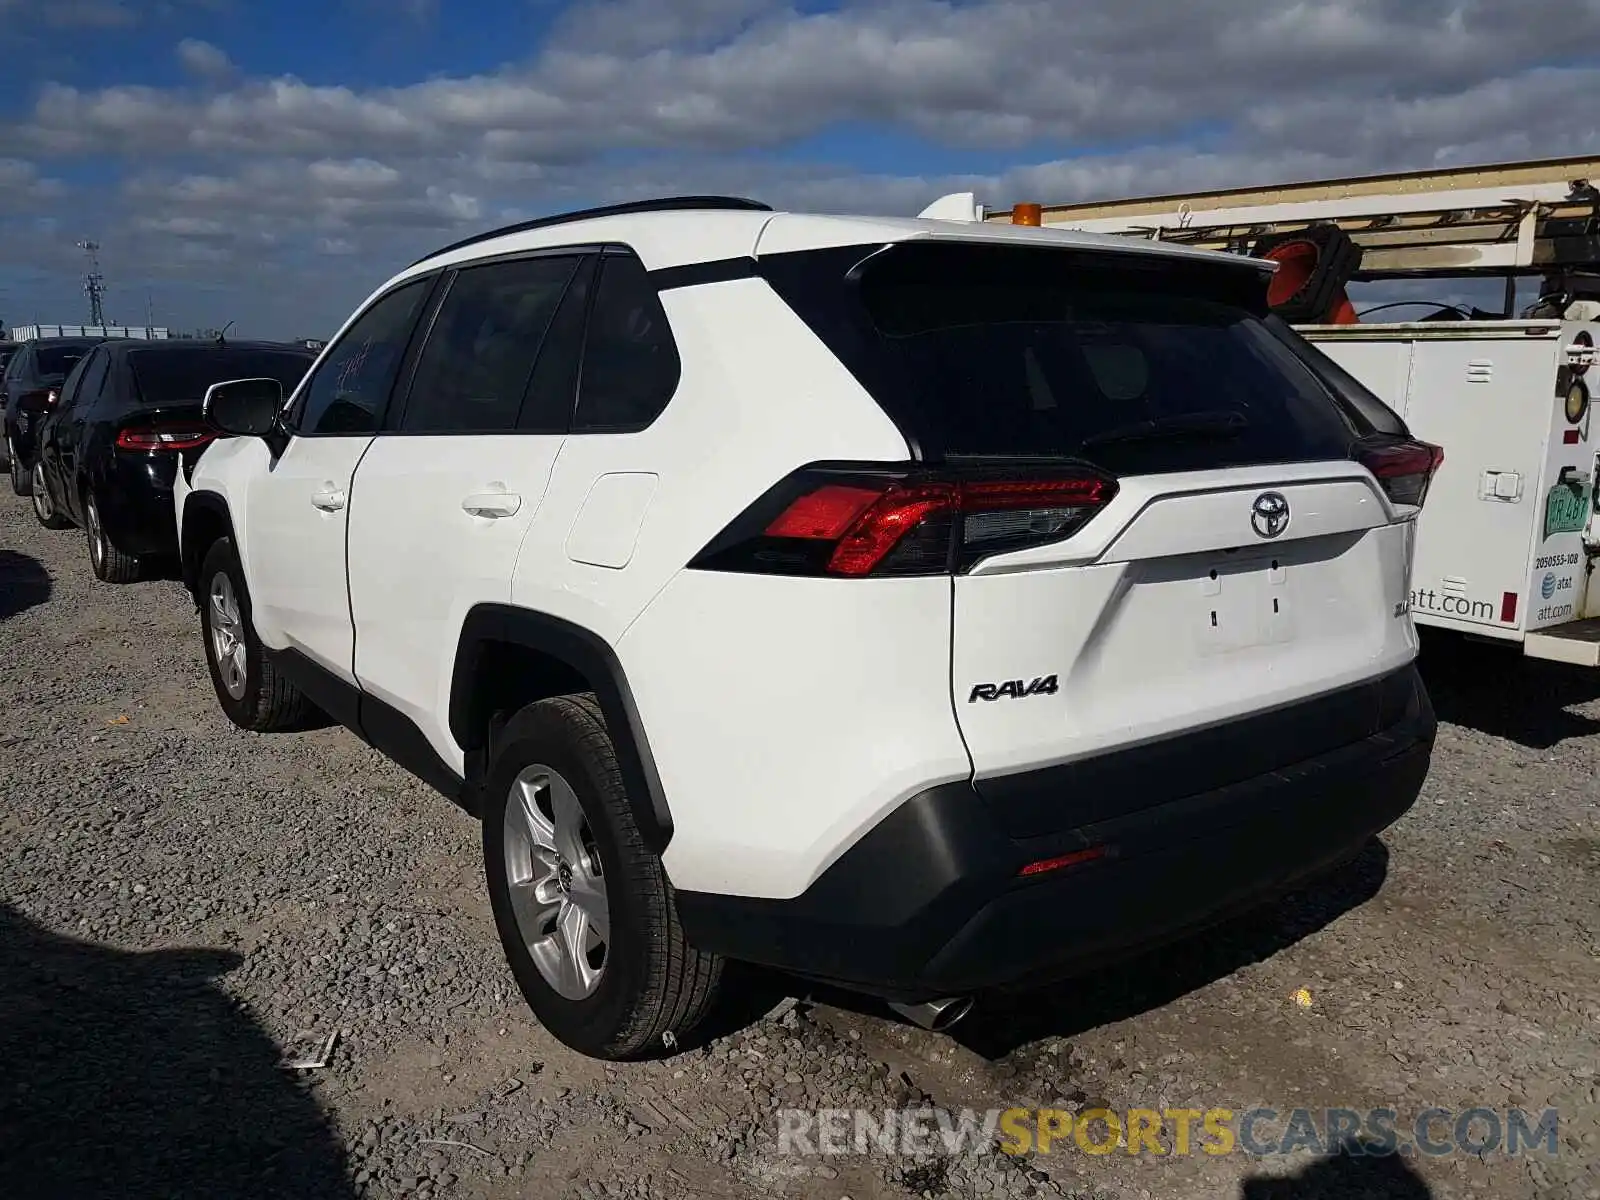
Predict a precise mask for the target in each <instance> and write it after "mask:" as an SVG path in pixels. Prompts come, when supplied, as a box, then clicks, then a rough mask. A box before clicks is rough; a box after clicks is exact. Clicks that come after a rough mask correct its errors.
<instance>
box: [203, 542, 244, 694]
mask: <svg viewBox="0 0 1600 1200" xmlns="http://www.w3.org/2000/svg"><path fill="white" fill-rule="evenodd" d="M211 652H212V654H213V655H214V656H215V658H216V660H217V674H218V675H219V676H221V677H222V686H223V687H224V688H226V689H227V692H228V695H230V696H232V697H233V698H234V699H235V700H243V699H244V682H245V664H244V618H243V617H241V616H240V615H239V598H238V597H237V596H235V595H234V594H233V580H231V579H229V578H228V573H227V572H226V571H218V572H217V573H216V574H215V575H214V576H212V578H211Z"/></svg>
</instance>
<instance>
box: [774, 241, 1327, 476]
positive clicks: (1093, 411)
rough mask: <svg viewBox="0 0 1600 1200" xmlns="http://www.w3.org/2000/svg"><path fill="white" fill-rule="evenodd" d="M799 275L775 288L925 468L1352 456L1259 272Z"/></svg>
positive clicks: (1112, 257)
mask: <svg viewBox="0 0 1600 1200" xmlns="http://www.w3.org/2000/svg"><path fill="white" fill-rule="evenodd" d="M786 257H788V258H790V259H799V258H802V257H803V256H802V255H793V256H786ZM862 257H864V255H863V254H858V255H857V256H856V261H857V262H858V263H859V262H860V261H861V259H862ZM824 259H831V260H832V262H831V265H830V267H828V268H824V267H823V260H824ZM768 261H770V260H768ZM839 264H840V259H839V256H838V255H837V253H836V252H821V253H819V254H818V255H817V258H816V263H815V266H816V268H817V269H824V270H825V269H832V270H837V268H838V266H839ZM763 265H764V267H765V266H766V263H764V264H763ZM798 266H799V264H798V263H793V262H791V263H786V264H781V265H778V267H777V270H776V271H775V272H773V273H771V274H769V279H771V280H772V281H773V285H774V287H776V288H777V289H778V290H779V292H780V294H784V295H785V297H786V298H791V297H792V299H791V303H793V304H794V306H795V307H796V309H797V311H799V312H800V314H801V316H802V317H804V318H806V319H807V320H808V322H811V323H813V325H814V327H815V328H817V329H818V332H819V334H821V336H822V337H823V339H824V341H827V342H829V343H830V345H831V346H832V347H833V348H834V349H835V352H836V353H839V355H840V357H841V359H843V360H844V361H845V363H846V365H847V366H849V367H850V368H851V369H852V370H853V371H855V373H856V374H857V376H858V378H860V379H861V381H862V382H863V384H864V385H865V386H866V387H867V389H868V390H869V391H871V392H872V393H873V394H874V396H875V397H876V398H878V399H879V401H880V402H881V403H882V404H883V405H884V407H885V408H886V409H888V410H889V412H890V414H891V416H894V417H895V418H896V420H897V421H898V422H899V423H900V424H901V427H902V428H903V429H906V430H907V432H908V433H909V434H910V435H911V436H913V438H914V440H916V441H917V442H918V444H919V445H920V446H921V448H922V449H923V452H924V454H926V455H929V456H930V457H937V456H946V455H948V456H967V455H971V456H983V457H988V456H998V457H1017V456H1026V457H1034V456H1046V457H1081V458H1087V459H1090V460H1092V461H1096V462H1099V463H1101V464H1103V465H1105V466H1107V467H1109V468H1111V469H1113V470H1118V471H1141V472H1148V471H1157V470H1194V469H1207V468H1212V467H1221V466H1227V465H1246V464H1253V463H1265V462H1282V461H1296V460H1306V459H1317V458H1329V457H1335V458H1340V457H1344V456H1345V455H1346V454H1347V453H1348V451H1349V444H1350V441H1351V438H1352V436H1353V433H1354V431H1353V430H1352V429H1351V427H1350V426H1349V424H1348V423H1347V422H1346V420H1345V419H1344V418H1343V417H1342V416H1341V415H1340V412H1339V410H1338V408H1337V407H1336V406H1335V403H1334V400H1333V398H1332V396H1331V395H1330V393H1329V391H1328V389H1327V388H1326V387H1325V386H1324V385H1323V384H1322V383H1321V381H1319V379H1318V378H1317V376H1316V375H1315V374H1314V373H1313V372H1312V370H1311V369H1310V368H1309V367H1308V366H1307V364H1306V362H1305V361H1304V360H1303V359H1302V358H1301V357H1299V356H1297V355H1296V354H1295V353H1293V351H1292V350H1291V349H1290V348H1289V347H1288V346H1287V345H1285V343H1284V342H1283V340H1282V339H1281V338H1280V337H1279V336H1278V335H1277V334H1276V333H1275V332H1274V331H1272V330H1271V329H1269V328H1268V327H1267V325H1266V324H1265V321H1264V317H1265V313H1266V309H1265V291H1266V289H1265V283H1264V280H1263V279H1262V278H1261V277H1260V276H1258V275H1256V274H1255V272H1253V271H1249V270H1245V269H1241V268H1239V267H1234V266H1232V265H1222V266H1212V265H1211V264H1203V265H1199V266H1191V265H1190V264H1187V263H1177V264H1175V265H1169V264H1168V263H1166V262H1164V261H1163V260H1161V259H1158V258H1156V257H1155V256H1151V255H1140V256H1132V255H1127V254H1105V253H1091V254H1084V253H1082V252H1071V253H1064V252H1061V251H1056V250H1040V249H1035V248H1023V247H990V246H975V245H971V244H960V243H954V244H952V243H908V244H902V245H897V246H893V247H890V248H888V249H887V250H883V251H881V252H880V253H878V254H876V255H875V256H873V257H872V258H870V260H868V261H867V262H866V263H865V264H864V265H862V266H860V267H859V269H857V270H856V271H854V272H853V276H854V280H855V282H854V284H853V285H852V284H847V283H846V282H845V281H844V280H843V279H842V278H841V279H840V280H839V283H838V284H837V285H836V286H834V287H832V288H831V289H830V288H827V287H825V286H819V284H818V281H817V280H816V279H811V280H810V281H809V282H808V283H806V284H803V285H802V284H801V276H802V275H804V274H806V273H807V272H804V271H802V270H797V267H798ZM813 273H814V272H813ZM830 292H831V304H832V306H833V307H834V310H835V311H832V312H828V311H826V309H827V308H828V304H829V302H828V301H825V300H824V299H823V297H824V296H825V295H828V294H829V293H830Z"/></svg>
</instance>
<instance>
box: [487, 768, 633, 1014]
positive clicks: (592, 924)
mask: <svg viewBox="0 0 1600 1200" xmlns="http://www.w3.org/2000/svg"><path fill="white" fill-rule="evenodd" d="M504 843H505V849H504V854H505V866H506V884H507V887H508V888H509V890H510V893H511V908H512V911H513V912H514V913H515V914H516V920H517V931H518V932H519V933H520V934H521V935H522V941H523V944H524V945H526V946H527V947H528V953H529V954H530V955H532V957H533V962H534V965H535V966H536V967H538V968H539V974H541V975H543V976H544V979H545V982H546V983H548V984H549V985H550V986H551V987H552V988H554V989H555V991H556V993H557V994H558V995H560V996H562V997H564V998H566V999H568V1000H582V999H584V998H585V997H587V996H591V995H593V994H594V990H595V989H596V988H597V987H599V986H600V976H601V973H602V972H603V971H604V970H605V965H606V959H607V957H608V955H609V953H610V948H611V905H610V901H609V899H608V897H607V894H606V883H605V879H604V878H603V877H602V874H601V867H600V854H599V851H598V850H596V849H595V845H594V835H593V832H592V831H591V830H590V828H589V822H588V820H587V818H585V816H584V815H583V806H582V805H581V804H579V803H578V794H577V793H576V792H574V791H573V790H572V785H571V784H570V783H568V782H567V781H566V779H565V778H563V777H562V775H561V773H560V772H559V771H556V770H555V769H554V768H552V767H547V766H544V765H543V764H541V763H534V764H533V765H531V766H529V767H526V768H524V769H523V771H522V773H521V774H519V775H518V776H517V778H516V780H515V781H514V782H513V783H512V785H511V795H510V796H509V797H507V799H506V816H505V839H504Z"/></svg>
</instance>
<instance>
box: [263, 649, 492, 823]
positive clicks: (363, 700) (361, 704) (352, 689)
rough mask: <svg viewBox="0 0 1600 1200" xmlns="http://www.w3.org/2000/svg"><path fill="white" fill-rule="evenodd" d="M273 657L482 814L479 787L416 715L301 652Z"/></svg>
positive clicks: (419, 773) (375, 743) (314, 694)
mask: <svg viewBox="0 0 1600 1200" xmlns="http://www.w3.org/2000/svg"><path fill="white" fill-rule="evenodd" d="M267 653H268V654H270V655H271V656H272V663H273V666H274V667H276V668H277V669H278V670H280V671H282V672H283V673H284V675H286V676H287V677H288V678H289V680H290V682H292V683H293V684H294V685H295V687H297V688H299V689H300V691H301V692H303V693H304V694H305V696H306V698H307V699H308V700H310V701H311V702H312V703H313V704H315V705H316V706H317V707H318V708H320V709H321V710H322V711H323V712H325V713H327V714H328V716H330V717H332V718H333V719H334V720H335V721H337V722H339V724H341V725H343V726H344V727H345V728H346V729H348V730H350V732H351V733H353V734H355V735H356V736H357V737H359V738H360V739H361V740H362V741H364V742H366V743H367V744H368V745H369V746H371V747H372V748H373V749H374V750H377V751H378V752H379V753H381V754H383V755H385V756H387V757H388V758H391V759H393V760H394V761H395V762H396V763H397V764H398V765H400V766H401V767H404V768H405V769H406V770H407V771H409V772H411V774H413V775H415V776H416V777H417V778H418V779H420V780H422V782H423V783H426V784H427V785H428V786H429V787H432V788H434V789H435V790H436V791H439V792H441V793H443V794H444V795H445V796H447V797H448V798H449V799H451V800H453V801H455V802H456V803H457V804H459V805H461V807H463V808H465V809H466V810H467V811H468V812H472V813H476V811H477V807H476V803H475V800H476V795H475V793H474V791H473V789H472V788H470V787H469V786H468V785H467V782H466V781H465V780H463V779H462V778H461V776H460V775H458V774H456V773H455V772H454V771H453V770H451V769H450V766H449V764H448V763H446V762H445V761H444V760H443V759H442V758H440V757H439V755H438V752H437V751H435V750H434V748H433V747H432V746H431V745H429V743H428V739H427V738H426V737H425V736H423V733H422V730H420V729H418V728H417V725H416V722H415V721H413V720H412V719H411V718H410V717H408V716H406V715H405V714H404V713H402V712H400V711H399V710H398V709H396V708H394V707H393V706H391V705H389V704H386V703H384V702H383V701H382V700H379V699H378V698H377V697H376V696H370V695H368V694H367V693H366V692H363V691H362V690H361V689H360V688H358V687H356V686H355V685H354V684H351V683H347V682H346V681H345V680H343V679H340V678H339V677H338V676H337V675H335V674H334V673H333V672H332V671H329V670H328V669H327V668H325V667H323V666H322V665H321V664H320V663H316V662H313V661H312V660H311V659H309V658H307V657H306V656H305V655H304V654H302V653H300V651H298V650H269V651H267Z"/></svg>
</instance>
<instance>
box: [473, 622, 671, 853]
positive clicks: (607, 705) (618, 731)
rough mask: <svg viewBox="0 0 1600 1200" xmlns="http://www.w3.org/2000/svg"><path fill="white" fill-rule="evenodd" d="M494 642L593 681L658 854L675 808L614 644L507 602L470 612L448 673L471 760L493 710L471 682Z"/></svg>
mask: <svg viewBox="0 0 1600 1200" xmlns="http://www.w3.org/2000/svg"><path fill="white" fill-rule="evenodd" d="M495 643H510V644H513V645H517V646H522V647H525V648H526V649H529V650H533V651H536V652H538V653H540V654H544V655H548V656H549V657H550V658H553V659H555V660H557V661H559V662H562V663H564V664H565V665H566V666H568V667H570V668H572V669H573V670H575V671H577V672H578V673H579V674H581V675H582V676H583V677H584V678H585V679H587V680H588V681H589V685H590V686H591V687H592V688H593V689H594V693H595V698H596V699H597V700H598V701H599V703H600V711H601V713H602V715H603V716H604V717H605V720H606V726H607V729H608V731H609V732H610V735H611V740H612V743H613V745H614V746H615V748H616V754H617V766H618V768H619V769H620V771H621V773H622V782H623V785H624V787H626V789H627V793H628V801H629V804H630V805H631V806H632V808H633V813H634V819H635V820H636V821H637V822H638V825H639V832H640V834H641V835H642V837H643V838H644V841H645V844H646V845H647V846H648V847H649V848H650V849H651V850H652V851H653V852H654V853H656V854H660V853H661V852H663V851H664V850H665V849H666V847H667V843H668V842H669V841H671V839H672V814H671V811H670V809H669V808H668V807H667V799H666V794H665V791H664V790H663V788H662V785H661V776H660V773H659V772H658V771H657V769H656V762H655V757H654V755H652V753H651V751H650V743H649V739H648V738H647V737H646V735H645V731H644V721H643V719H642V718H641V717H640V715H639V709H638V706H637V704H636V703H635V702H634V698H633V691H632V689H631V688H630V687H629V685H628V678H627V673H626V672H625V671H624V669H623V666H622V662H621V660H620V659H619V658H618V657H617V652H616V650H615V649H614V648H613V647H612V646H611V644H610V643H609V642H607V641H606V640H605V639H604V638H602V637H601V636H600V635H598V634H596V633H595V632H594V631H592V630H589V629H586V628H584V627H583V626H581V625H576V624H573V623H572V622H571V621H566V620H563V619H562V618H560V617H555V616H551V615H549V614H548V613H541V612H534V611H532V610H530V609H524V608H517V607H515V606H512V605H508V604H479V605H476V606H475V607H473V608H472V609H471V610H470V611H469V612H468V613H467V615H466V619H465V620H464V621H463V622H462V626H461V637H460V640H459V642H458V643H457V646H456V657H455V667H454V670H453V672H452V674H451V679H450V711H449V719H450V733H451V735H452V736H453V737H454V738H455V741H456V744H457V745H459V746H460V747H461V748H462V749H463V750H465V751H466V752H467V755H468V759H469V761H471V760H472V758H473V757H474V756H475V755H476V754H477V753H479V752H481V751H482V750H484V749H485V747H484V741H485V733H486V730H487V721H486V720H484V719H483V718H484V717H485V716H487V714H482V713H479V712H478V711H477V709H476V707H475V704H476V700H475V695H474V689H473V681H474V678H475V676H476V675H477V673H478V671H479V669H480V668H481V667H482V665H483V661H484V657H483V656H484V651H485V649H486V648H487V647H488V646H491V645H493V644H495Z"/></svg>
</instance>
